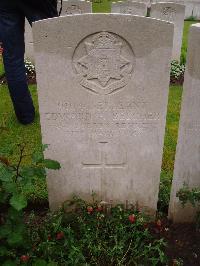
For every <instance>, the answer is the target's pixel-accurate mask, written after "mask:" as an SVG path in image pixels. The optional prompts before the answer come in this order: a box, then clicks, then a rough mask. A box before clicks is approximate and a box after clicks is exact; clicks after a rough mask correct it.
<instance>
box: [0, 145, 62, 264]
mask: <svg viewBox="0 0 200 266" xmlns="http://www.w3.org/2000/svg"><path fill="white" fill-rule="evenodd" d="M13 149H14V150H15V149H16V150H18V151H19V152H18V154H19V158H18V161H17V163H15V164H12V163H11V162H10V161H9V159H8V156H9V155H11V154H12V153H13V151H14V150H11V149H10V147H9V148H8V149H7V150H6V149H1V150H0V209H1V210H2V212H1V215H0V225H1V226H0V262H4V265H9V263H10V262H9V260H8V261H6V259H7V258H11V257H13V258H15V256H16V254H17V253H16V252H17V249H18V248H21V247H26V246H29V242H30V241H29V240H28V232H27V228H26V226H25V224H24V221H23V209H24V208H25V207H26V206H27V197H26V194H25V192H26V190H28V189H29V186H30V184H31V183H32V181H33V178H34V177H35V176H39V177H40V178H43V179H44V178H45V168H50V169H59V168H60V165H59V163H58V162H55V161H53V160H47V159H46V160H45V159H44V158H43V156H42V155H41V154H42V150H43V149H41V153H40V154H39V153H38V152H35V153H33V156H32V163H31V164H30V165H26V166H23V164H22V161H23V159H24V158H25V157H26V156H27V154H26V153H25V145H24V144H16V145H13ZM46 162H48V163H46ZM2 246H3V248H2ZM12 249H14V253H13V252H12ZM11 262H12V261H11ZM11 264H12V263H10V265H11Z"/></svg>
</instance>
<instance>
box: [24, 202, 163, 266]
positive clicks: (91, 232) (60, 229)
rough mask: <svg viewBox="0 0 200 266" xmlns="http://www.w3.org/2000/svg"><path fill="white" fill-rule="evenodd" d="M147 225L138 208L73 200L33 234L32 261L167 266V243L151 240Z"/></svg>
mask: <svg viewBox="0 0 200 266" xmlns="http://www.w3.org/2000/svg"><path fill="white" fill-rule="evenodd" d="M148 222H149V219H148V217H146V216H145V215H144V214H143V213H141V212H139V210H137V209H136V208H131V209H126V208H124V207H123V206H122V205H117V206H115V207H112V206H109V207H108V208H106V205H105V202H99V203H98V202H97V201H93V202H92V203H87V202H85V201H83V200H81V199H79V198H77V197H74V199H73V200H72V201H68V202H66V203H65V204H64V206H63V209H62V210H61V211H59V212H58V213H54V214H49V215H48V217H47V218H46V220H45V222H44V223H43V224H42V225H40V226H39V228H38V229H37V230H35V232H34V234H33V233H32V236H31V237H30V238H31V239H32V243H33V247H34V249H32V250H31V252H29V253H27V256H28V257H29V263H30V265H35V264H34V263H35V262H37V261H38V260H40V261H43V264H42V265H49V264H48V263H54V264H55V265H63V266H64V265H71V266H74V265H104V266H106V265H109V266H112V265H165V263H166V256H165V254H164V247H165V242H164V241H163V239H158V238H155V236H153V234H152V233H151V231H150V228H149V227H148V225H149V224H148ZM30 231H32V230H30ZM45 263H46V264H45ZM56 263H57V264H56ZM37 265H38V264H37Z"/></svg>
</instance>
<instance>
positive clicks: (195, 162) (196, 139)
mask: <svg viewBox="0 0 200 266" xmlns="http://www.w3.org/2000/svg"><path fill="white" fill-rule="evenodd" d="M199 65H200V24H195V25H193V26H191V28H190V34H189V45H188V55H187V66H186V72H185V81H184V88H183V96H182V98H183V100H182V108H181V116H180V123H179V137H178V144H177V150H176V158H175V168H174V179H173V184H172V192H171V200H170V208H169V217H170V218H171V219H173V220H174V222H191V221H192V220H193V219H194V216H195V213H196V209H195V208H193V207H192V206H190V205H189V204H188V205H187V206H186V207H185V208H183V207H182V205H181V203H180V202H179V199H178V198H177V197H176V193H177V191H179V190H180V189H181V188H182V187H183V185H184V183H185V184H186V185H188V186H189V187H190V188H193V187H200V163H199V162H200V149H199V147H200V115H199V114H200V90H199V88H200V68H199Z"/></svg>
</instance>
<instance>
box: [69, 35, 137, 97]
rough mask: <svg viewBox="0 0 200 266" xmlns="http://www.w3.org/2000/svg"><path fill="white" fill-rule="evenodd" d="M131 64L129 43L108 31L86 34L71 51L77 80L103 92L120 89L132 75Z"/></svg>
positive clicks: (132, 55) (132, 57)
mask: <svg viewBox="0 0 200 266" xmlns="http://www.w3.org/2000/svg"><path fill="white" fill-rule="evenodd" d="M134 64H135V57H134V54H133V51H132V49H131V47H130V45H129V44H128V43H127V42H126V41H125V40H123V39H122V38H121V37H119V36H117V35H115V34H113V33H109V32H100V33H97V34H94V35H92V36H89V37H87V38H85V39H84V40H83V41H82V42H81V43H80V44H79V45H78V47H77V48H76V50H75V52H74V55H73V66H74V70H75V73H76V74H77V75H78V77H79V82H80V84H81V85H82V86H83V87H84V88H86V89H88V90H89V91H92V92H94V93H97V94H103V95H106V94H110V93H112V92H114V91H116V90H119V89H122V88H123V87H124V86H125V85H126V84H127V83H128V81H129V80H130V78H131V76H132V73H133V67H134Z"/></svg>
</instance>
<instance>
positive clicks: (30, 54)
mask: <svg viewBox="0 0 200 266" xmlns="http://www.w3.org/2000/svg"><path fill="white" fill-rule="evenodd" d="M24 37H25V58H27V59H29V60H30V61H31V62H34V50H33V34H32V28H31V26H30V24H29V23H28V21H27V20H25V35H24Z"/></svg>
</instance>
